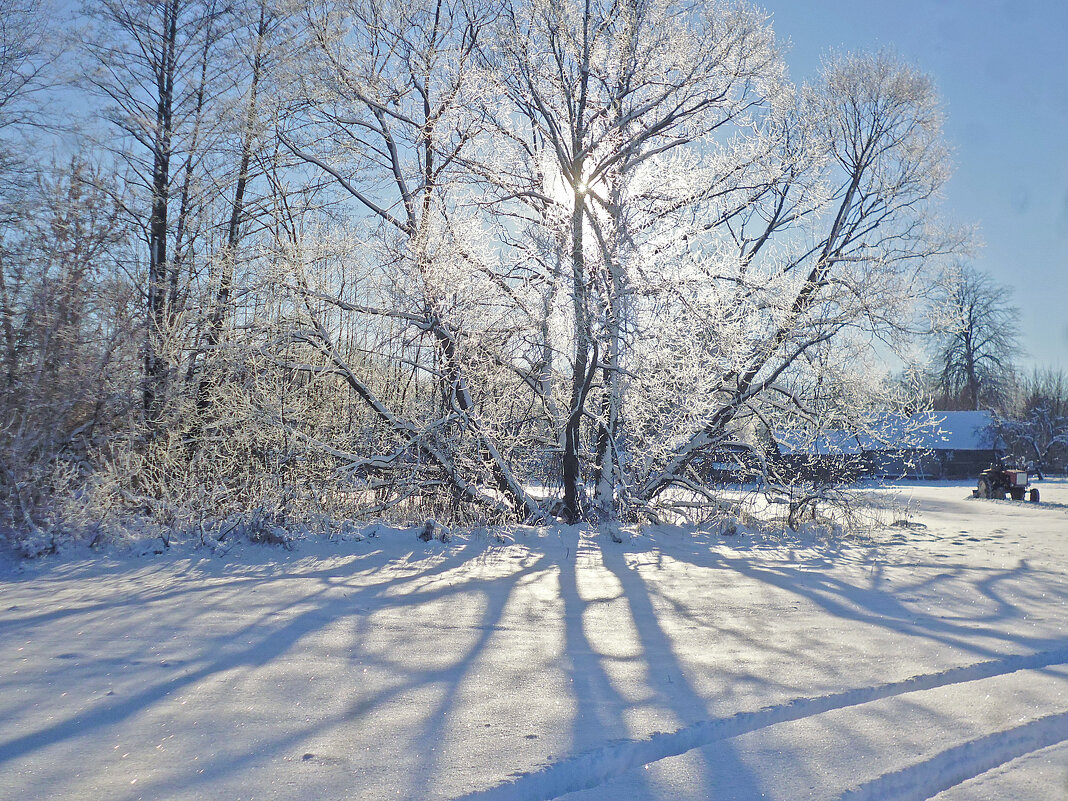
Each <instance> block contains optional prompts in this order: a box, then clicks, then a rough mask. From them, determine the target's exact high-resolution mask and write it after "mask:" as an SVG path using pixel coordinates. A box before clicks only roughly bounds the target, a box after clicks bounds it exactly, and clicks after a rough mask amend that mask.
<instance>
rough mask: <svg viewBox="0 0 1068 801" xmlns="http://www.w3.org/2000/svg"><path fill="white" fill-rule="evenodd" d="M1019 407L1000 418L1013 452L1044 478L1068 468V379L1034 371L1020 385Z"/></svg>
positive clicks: (1058, 373)
mask: <svg viewBox="0 0 1068 801" xmlns="http://www.w3.org/2000/svg"><path fill="white" fill-rule="evenodd" d="M1019 392H1020V397H1019V400H1018V403H1019V406H1018V408H1017V410H1016V412H1015V413H1014V414H1011V415H1004V416H1002V417H1000V418H999V419H998V421H997V423H996V427H997V433H998V435H999V436H1000V437H1001V438H1002V439H1003V440H1004V441H1005V443H1006V444H1007V445H1008V446H1009V449H1010V450H1011V451H1012V452H1013V453H1014V454H1015V455H1017V456H1019V457H1020V458H1022V459H1025V460H1027V461H1029V462H1030V463H1031V464H1032V465H1033V466H1034V467H1035V469H1036V470H1037V471H1038V472H1039V475H1040V476H1041V475H1042V473H1044V472H1047V471H1051V470H1052V471H1059V470H1064V469H1065V468H1066V467H1068V376H1066V375H1065V374H1064V372H1063V371H1059V370H1053V369H1045V370H1038V369H1036V370H1034V371H1033V372H1032V373H1031V375H1030V376H1028V377H1027V378H1025V379H1024V380H1023V381H1022V382H1020V386H1019Z"/></svg>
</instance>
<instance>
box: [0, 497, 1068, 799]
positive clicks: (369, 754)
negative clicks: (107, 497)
mask: <svg viewBox="0 0 1068 801" xmlns="http://www.w3.org/2000/svg"><path fill="white" fill-rule="evenodd" d="M1042 491H1043V500H1044V501H1048V502H1046V503H1043V504H1041V505H1039V506H1033V505H1026V504H1013V503H1011V502H982V501H972V500H965V496H966V495H967V492H968V491H967V489H966V488H965V487H964V486H963V484H960V485H921V486H917V487H912V488H909V489H907V490H904V492H905V493H906V494H911V496H912V498H913V500H912V502H911V508H910V514H909V519H910V520H912V521H916V522H918V523H921V524H923V525H925V526H926V527H925V528H919V527H913V528H888V529H884V530H882V531H879V532H875V533H874V534H872V535H871V537H870V538H857V539H850V540H848V541H842V542H837V543H834V542H826V541H822V540H819V539H816V538H812V537H808V538H805V537H802V538H785V539H778V538H775V537H767V536H756V535H752V534H739V535H736V536H732V537H726V536H721V535H718V534H699V535H697V536H692V535H690V534H688V533H683V532H681V531H675V530H667V529H659V530H655V531H652V532H650V533H647V534H644V535H641V536H636V537H633V538H631V539H629V540H628V541H626V542H624V543H623V544H616V543H613V542H612V541H611V540H610V539H608V538H607V537H602V536H598V535H595V534H591V533H589V532H587V531H584V530H579V529H576V528H552V529H544V530H539V531H533V530H530V531H519V532H516V533H515V542H514V543H513V544H508V545H501V544H499V543H497V542H496V541H495V540H494V539H493V538H492V537H488V536H486V535H480V534H475V535H472V536H470V537H467V538H457V539H456V540H455V541H453V542H452V543H449V544H447V545H445V544H441V543H438V542H432V543H430V544H424V543H422V542H419V541H418V540H417V539H416V537H415V533H414V532H397V531H394V530H382V532H381V534H380V535H379V536H377V537H374V538H370V539H367V540H365V541H363V542H347V543H335V544H331V543H320V544H312V543H310V542H306V543H302V544H300V545H299V546H298V547H297V549H296V550H295V551H294V552H293V553H287V552H284V551H280V550H274V549H270V548H263V547H252V546H244V547H236V548H235V549H234V550H231V551H230V552H229V553H228V554H226V555H225V556H222V557H220V556H211V555H209V554H207V553H205V552H190V551H185V552H182V553H173V552H172V553H167V554H163V555H148V556H136V555H127V556H119V555H115V554H112V555H110V556H109V555H94V556H91V557H84V556H83V557H76V556H72V555H67V556H63V557H59V558H55V559H48V560H41V561H39V562H36V563H30V564H26V565H22V566H15V565H12V564H9V563H5V566H4V567H3V568H2V572H0V636H2V640H0V645H2V647H0V689H2V692H0V799H4V800H5V801H6V800H7V799H11V800H12V801H14V799H19V800H20V801H21V800H22V799H34V798H41V799H44V798H50V799H51V798H54V799H104V798H107V799H139V798H144V799H161V800H162V799H175V800H185V799H205V801H207V800H208V799H210V800H211V801H219V800H221V799H253V798H255V799H287V800H288V799H411V800H412V801H416V800H417V799H418V800H419V801H422V799H461V798H462V799H470V800H471V801H474V799H486V800H488V799H494V800H497V799H548V798H555V797H558V796H561V795H562V794H565V793H569V792H570V793H571V794H570V795H566V798H567V799H572V800H574V801H577V800H578V799H621V800H622V801H628V800H629V801H639V800H640V801H647V800H648V799H712V798H715V799H759V798H769V799H784V800H785V799H790V800H793V799H803V798H812V799H838V798H849V799H921V798H929V797H937V798H939V799H942V800H943V801H950V799H954V801H962V800H963V799H1036V800H1037V799H1061V801H1063V799H1065V798H1068V485H1066V484H1065V483H1063V482H1060V483H1057V482H1047V483H1046V484H1045V485H1043V486H1042ZM584 788H585V789H584ZM942 791H944V792H942ZM939 792H942V794H941V795H936V794H937V793H939Z"/></svg>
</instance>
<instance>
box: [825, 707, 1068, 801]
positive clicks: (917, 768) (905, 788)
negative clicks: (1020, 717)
mask: <svg viewBox="0 0 1068 801" xmlns="http://www.w3.org/2000/svg"><path fill="white" fill-rule="evenodd" d="M1065 740H1068V712H1062V713H1060V714H1059V715H1049V716H1047V717H1044V718H1039V719H1038V720H1034V721H1032V722H1030V723H1025V724H1024V725H1022V726H1017V727H1016V728H1015V729H1009V730H1007V731H999V732H994V733H993V734H988V735H987V736H986V737H980V738H978V739H976V740H970V741H969V742H966V743H963V744H962V745H958V746H956V747H954V748H949V749H947V750H945V751H942V752H941V753H939V754H936V755H935V756H933V757H931V758H930V759H928V760H926V761H924V762H919V763H917V764H915V765H909V767H907V768H902V769H901V770H896V771H894V772H893V773H887V774H884V775H883V776H880V777H879V778H878V779H874V780H873V781H870V782H867V783H866V784H862V785H860V787H857V788H854V789H852V790H849V791H847V792H846V793H844V794H843V795H841V796H839V801H925V799H928V798H931V797H932V796H934V795H937V794H938V793H940V792H942V791H943V790H948V789H949V788H950V787H955V786H956V785H958V784H960V783H961V782H964V781H967V780H968V779H972V778H975V777H976V776H979V775H980V774H983V773H986V772H987V771H988V770H993V769H994V768H996V767H997V766H998V765H1004V764H1005V763H1006V762H1011V761H1012V760H1014V759H1016V758H1017V757H1021V756H1023V755H1024V754H1029V753H1031V752H1033V751H1037V750H1039V749H1040V748H1047V747H1048V746H1051V745H1056V744H1057V743H1062V742H1064V741H1065Z"/></svg>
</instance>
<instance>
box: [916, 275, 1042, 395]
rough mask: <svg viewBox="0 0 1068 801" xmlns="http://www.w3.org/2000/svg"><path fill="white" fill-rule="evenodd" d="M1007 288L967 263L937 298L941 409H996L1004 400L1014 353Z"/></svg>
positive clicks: (1014, 317)
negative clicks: (943, 406) (943, 407)
mask: <svg viewBox="0 0 1068 801" xmlns="http://www.w3.org/2000/svg"><path fill="white" fill-rule="evenodd" d="M1011 295H1012V290H1011V289H1010V288H1008V287H1003V286H1001V285H999V284H997V283H996V282H995V281H994V280H993V279H992V278H991V277H990V276H989V275H987V274H986V273H983V272H980V271H979V270H976V269H975V268H974V267H970V266H967V265H964V266H961V267H959V268H958V269H957V270H956V271H955V272H954V273H953V275H952V276H951V279H950V283H949V284H948V289H947V290H946V291H945V292H944V293H942V294H941V296H940V297H939V298H938V302H937V308H938V309H939V317H940V320H941V323H940V329H941V330H940V332H939V333H938V334H937V336H936V339H935V342H936V345H935V347H936V350H935V354H934V367H935V370H936V371H937V375H938V382H939V387H940V390H941V393H942V399H941V403H942V404H943V405H945V406H946V407H947V408H950V407H960V408H964V409H982V408H995V409H1000V408H1003V407H1004V406H1005V404H1006V403H1007V402H1008V401H1009V400H1010V395H1011V390H1012V384H1013V376H1014V374H1015V367H1016V362H1017V360H1018V358H1019V355H1020V351H1021V348H1020V343H1019V320H1020V312H1019V310H1018V309H1017V308H1016V307H1015V306H1013V305H1012V303H1011V301H1010V298H1011Z"/></svg>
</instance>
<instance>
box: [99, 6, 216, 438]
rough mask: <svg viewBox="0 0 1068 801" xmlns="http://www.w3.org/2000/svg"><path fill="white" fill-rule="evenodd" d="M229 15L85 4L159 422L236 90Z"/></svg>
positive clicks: (150, 411)
mask: <svg viewBox="0 0 1068 801" xmlns="http://www.w3.org/2000/svg"><path fill="white" fill-rule="evenodd" d="M228 10H229V9H228V8H226V7H225V6H224V4H222V3H221V2H218V1H217V0H135V2H120V1H119V0H102V1H101V2H94V3H89V4H86V6H85V12H86V14H87V15H88V16H89V18H90V19H91V20H92V21H93V22H94V23H95V26H96V27H95V29H94V30H93V31H92V33H91V35H90V37H89V39H88V41H87V42H86V44H85V51H86V53H87V54H88V56H89V58H90V61H91V63H92V68H91V69H90V70H89V71H88V74H87V78H86V80H87V82H88V85H89V87H90V88H91V89H92V90H93V91H94V92H95V93H96V94H97V95H99V96H100V97H101V98H102V100H103V101H104V103H105V104H106V109H105V112H104V114H105V118H106V119H107V120H108V122H110V123H111V125H112V126H114V128H115V129H116V130H117V131H118V133H119V134H120V138H119V139H118V142H119V143H120V146H119V148H118V150H117V154H118V155H119V156H120V157H121V158H122V159H123V160H124V161H125V162H126V164H127V165H128V167H129V169H130V176H131V178H132V189H134V190H135V191H134V194H133V196H132V197H131V198H130V201H129V202H128V203H127V209H128V211H129V213H130V216H131V219H132V221H133V222H134V224H135V225H136V226H137V227H138V228H139V229H140V231H141V235H142V237H143V239H144V242H145V245H146V247H147V263H148V268H147V275H146V277H145V288H144V291H145V309H146V315H145V344H144V385H143V393H142V395H143V406H144V412H145V416H146V419H147V420H148V421H149V423H150V424H151V425H153V426H156V425H158V424H159V422H160V418H161V415H162V412H163V407H164V403H165V400H166V397H167V393H168V386H169V384H170V382H171V379H172V378H173V376H174V374H175V372H176V370H177V364H175V363H174V351H175V349H176V346H175V344H174V342H175V340H176V339H178V338H179V337H180V334H179V332H178V330H177V326H178V325H179V324H180V321H181V319H182V316H183V313H184V311H185V308H186V305H187V302H188V298H189V293H190V291H191V286H192V283H193V279H194V277H195V274H196V266H195V264H194V260H193V254H194V248H195V243H196V240H197V237H198V235H199V233H200V231H201V225H202V222H203V221H202V220H201V219H200V216H199V211H200V209H201V207H202V206H203V204H204V202H205V201H204V198H203V197H202V196H201V191H202V189H203V188H204V187H205V186H210V185H211V182H210V181H206V180H205V179H204V175H205V168H206V166H207V161H206V158H205V153H206V151H207V150H208V149H209V148H208V147H207V146H206V143H205V140H210V139H211V138H213V137H215V136H217V135H218V129H217V128H216V126H215V125H214V124H213V121H212V116H213V114H215V113H216V112H217V111H218V104H216V103H215V100H216V99H217V97H218V96H219V95H221V94H222V93H224V92H225V91H226V90H227V89H229V88H230V87H231V86H232V81H231V80H229V79H228V73H227V65H226V63H225V61H224V60H222V59H219V58H218V57H217V55H218V51H219V49H220V48H221V46H222V42H223V40H224V35H225V34H226V33H227V26H229V25H231V24H232V20H231V18H230V16H229V15H228V14H227V13H225V12H227V11H228Z"/></svg>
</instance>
